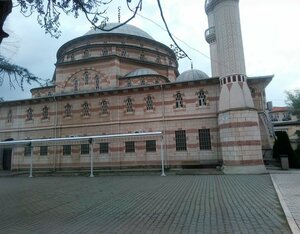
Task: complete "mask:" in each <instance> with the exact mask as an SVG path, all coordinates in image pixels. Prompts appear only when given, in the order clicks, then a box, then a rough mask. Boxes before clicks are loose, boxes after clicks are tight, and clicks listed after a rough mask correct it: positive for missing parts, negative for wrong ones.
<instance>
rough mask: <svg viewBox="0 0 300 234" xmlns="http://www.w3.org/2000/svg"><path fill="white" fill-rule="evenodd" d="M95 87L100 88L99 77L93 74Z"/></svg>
mask: <svg viewBox="0 0 300 234" xmlns="http://www.w3.org/2000/svg"><path fill="white" fill-rule="evenodd" d="M95 88H96V89H97V90H98V89H100V78H99V76H95Z"/></svg>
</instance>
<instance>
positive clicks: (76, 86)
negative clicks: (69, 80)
mask: <svg viewBox="0 0 300 234" xmlns="http://www.w3.org/2000/svg"><path fill="white" fill-rule="evenodd" d="M74 91H75V92H77V91H78V80H77V79H75V80H74Z"/></svg>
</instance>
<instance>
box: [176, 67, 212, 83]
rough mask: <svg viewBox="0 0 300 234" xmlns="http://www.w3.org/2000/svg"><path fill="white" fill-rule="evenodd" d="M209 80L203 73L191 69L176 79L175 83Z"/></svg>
mask: <svg viewBox="0 0 300 234" xmlns="http://www.w3.org/2000/svg"><path fill="white" fill-rule="evenodd" d="M207 78H209V77H208V75H206V73H204V72H203V71H200V70H197V69H192V70H188V71H185V72H183V73H182V74H180V76H178V77H177V79H176V81H194V80H204V79H207Z"/></svg>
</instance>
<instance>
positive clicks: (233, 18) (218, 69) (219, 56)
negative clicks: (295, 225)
mask: <svg viewBox="0 0 300 234" xmlns="http://www.w3.org/2000/svg"><path fill="white" fill-rule="evenodd" d="M205 11H206V14H207V16H208V24H209V28H208V29H207V30H206V32H205V37H206V41H207V42H208V43H209V45H210V56H211V67H212V76H213V77H219V78H220V85H221V93H220V98H219V115H218V124H219V129H220V147H221V152H222V158H223V166H224V167H223V168H224V172H225V173H264V172H265V171H266V169H265V167H264V163H263V159H262V148H261V136H260V129H259V119H258V113H257V110H256V109H255V108H254V104H253V99H252V97H251V92H250V90H249V87H248V84H247V76H246V68H245V59H244V50H243V41H242V33H241V25H240V14H239V0H206V2H205Z"/></svg>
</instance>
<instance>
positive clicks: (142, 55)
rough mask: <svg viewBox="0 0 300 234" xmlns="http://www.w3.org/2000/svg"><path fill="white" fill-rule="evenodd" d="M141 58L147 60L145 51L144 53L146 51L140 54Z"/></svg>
mask: <svg viewBox="0 0 300 234" xmlns="http://www.w3.org/2000/svg"><path fill="white" fill-rule="evenodd" d="M140 60H141V61H145V53H144V52H142V53H141V54H140Z"/></svg>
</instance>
